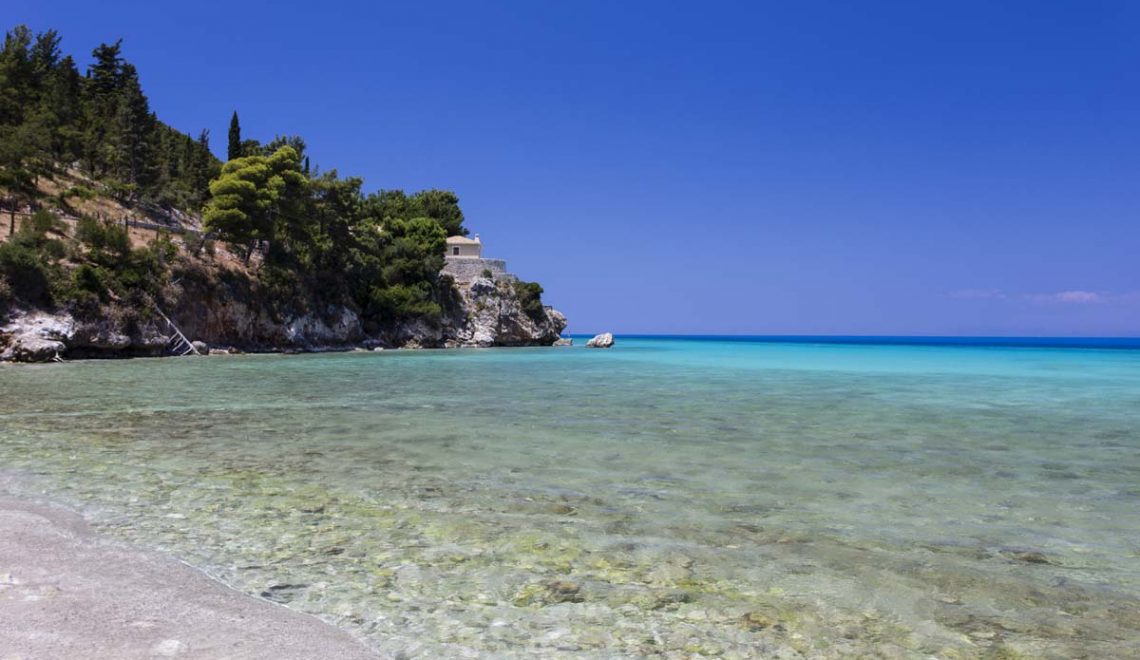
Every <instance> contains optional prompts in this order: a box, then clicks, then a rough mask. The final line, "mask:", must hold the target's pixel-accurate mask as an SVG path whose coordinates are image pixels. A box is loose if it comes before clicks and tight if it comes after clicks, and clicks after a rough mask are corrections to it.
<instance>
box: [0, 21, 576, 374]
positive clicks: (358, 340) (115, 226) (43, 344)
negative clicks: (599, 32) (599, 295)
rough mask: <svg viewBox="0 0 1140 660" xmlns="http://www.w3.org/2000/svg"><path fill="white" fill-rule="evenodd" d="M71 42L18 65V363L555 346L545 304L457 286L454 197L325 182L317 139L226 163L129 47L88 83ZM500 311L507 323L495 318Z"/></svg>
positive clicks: (12, 296) (12, 327)
mask: <svg viewBox="0 0 1140 660" xmlns="http://www.w3.org/2000/svg"><path fill="white" fill-rule="evenodd" d="M59 44H60V39H59V36H58V35H57V34H56V33H55V32H53V31H48V32H44V33H40V34H35V35H33V33H32V32H31V31H30V30H28V29H27V28H24V27H17V28H15V29H13V30H12V31H10V32H9V33H8V34H7V35H6V37H5V41H4V47H3V51H2V52H0V198H2V201H3V219H4V223H3V225H0V321H3V320H4V319H7V322H6V323H4V322H0V359H24V360H33V359H35V360H41V359H50V358H53V357H56V356H57V355H58V356H61V357H91V356H97V357H113V356H130V355H162V354H166V353H168V352H169V351H170V349H169V345H170V343H171V336H172V329H171V327H170V323H169V322H168V321H167V319H169V320H170V321H172V322H173V325H174V326H176V327H178V328H180V329H181V330H182V331H183V332H184V333H185V335H186V336H187V337H188V338H190V339H192V340H194V341H196V342H204V343H205V344H208V345H212V346H213V347H215V348H218V347H224V348H227V349H229V348H233V349H237V350H243V351H249V350H257V351H275V350H321V349H328V348H348V347H353V346H368V347H375V346H384V347H398V346H418V347H436V346H460V345H530V344H550V343H553V342H554V341H555V340H556V339H557V337H558V334H559V333H560V332H561V330H562V329H563V328H564V327H565V319H564V318H563V317H562V316H561V315H560V314H558V313H557V312H554V311H553V310H551V309H549V308H547V307H545V306H543V305H542V304H541V301H540V299H539V297H538V296H540V295H541V287H539V286H537V285H535V284H533V283H525V282H520V283H515V282H512V281H506V280H504V281H495V280H494V278H491V279H489V280H487V281H486V282H474V283H472V282H466V283H463V284H462V285H457V284H456V283H455V282H454V281H453V280H451V279H450V278H449V277H446V276H441V275H440V270H441V269H442V267H443V264H444V256H443V252H444V242H445V239H446V237H447V236H449V235H456V234H458V235H466V234H467V233H468V230H467V228H466V227H465V225H464V222H465V218H464V216H463V212H462V210H461V209H460V206H459V198H458V196H456V195H455V194H454V193H452V192H449V191H444V190H426V191H421V192H417V193H412V194H407V193H404V192H403V191H400V190H381V191H377V192H374V193H368V194H365V193H364V192H363V190H362V186H363V181H362V180H361V179H359V178H353V177H347V178H342V177H340V176H339V175H338V173H337V172H336V170H330V171H325V172H319V171H317V169H316V168H311V167H310V164H309V159H308V157H307V156H306V155H305V151H306V145H305V142H304V140H303V139H302V138H301V137H299V136H286V137H278V138H275V139H274V140H272V141H270V142H269V143H267V144H264V145H263V144H260V143H259V142H257V141H256V140H250V139H243V138H242V135H241V127H240V123H239V120H238V116H237V113H236V112H235V113H234V114H233V116H232V119H231V129H230V134H229V136H228V138H229V139H228V145H227V147H228V148H227V156H228V159H227V161H226V162H224V163H223V162H221V161H220V160H218V159H217V158H215V157H214V156H213V154H212V152H211V151H210V149H209V135H208V133H207V132H206V131H202V132H201V133H200V134H199V135H198V137H197V138H191V137H190V136H189V135H186V134H184V133H181V132H179V131H177V130H175V129H173V128H171V127H169V126H167V125H166V124H164V123H162V122H161V121H160V120H159V119H158V118H157V117H156V116H155V115H154V114H153V113H152V112H151V111H150V109H149V104H148V101H147V99H146V96H145V95H144V94H143V92H142V87H141V84H140V82H139V76H138V72H137V70H136V69H135V68H134V66H132V65H131V64H130V63H128V62H127V61H126V60H125V59H123V57H122V54H121V51H122V48H121V44H120V43H119V42H116V43H114V44H102V45H100V46H98V47H96V48H95V49H94V51H93V53H92V58H93V63H92V64H91V66H90V67H88V69H87V71H86V73H85V74H83V75H80V74H79V71H78V69H77V66H76V64H75V61H74V60H73V59H72V58H71V57H70V56H68V57H63V56H61V54H60V49H59ZM488 310H492V311H493V313H491V314H488Z"/></svg>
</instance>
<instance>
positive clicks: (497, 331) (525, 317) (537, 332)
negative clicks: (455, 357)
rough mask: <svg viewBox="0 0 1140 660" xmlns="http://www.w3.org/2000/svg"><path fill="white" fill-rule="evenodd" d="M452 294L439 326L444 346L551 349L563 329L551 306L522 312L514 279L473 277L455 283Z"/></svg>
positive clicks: (563, 323)
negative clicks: (451, 303) (469, 279)
mask: <svg viewBox="0 0 1140 660" xmlns="http://www.w3.org/2000/svg"><path fill="white" fill-rule="evenodd" d="M455 295H456V298H457V299H456V301H455V302H456V303H457V304H456V305H454V306H453V307H452V309H450V310H449V313H446V314H445V315H444V318H443V322H442V324H441V326H442V327H441V329H440V331H441V332H440V334H441V339H442V343H443V345H444V346H482V347H487V346H551V345H553V344H554V342H556V341H558V339H559V338H560V336H561V334H562V331H563V330H564V329H566V317H565V316H563V315H562V312H559V311H558V310H556V309H554V308H553V307H549V306H544V307H542V308H541V310H538V309H532V310H527V309H525V305H524V303H523V301H522V300H521V298H520V296H519V293H518V290H517V288H516V285H515V282H514V281H513V280H504V279H498V280H496V279H491V278H488V277H481V278H476V279H475V280H472V281H471V282H470V283H458V284H456V285H455Z"/></svg>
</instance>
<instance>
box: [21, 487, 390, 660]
mask: <svg viewBox="0 0 1140 660" xmlns="http://www.w3.org/2000/svg"><path fill="white" fill-rule="evenodd" d="M375 657H377V656H376V655H375V654H373V653H371V652H369V651H368V650H367V649H365V648H364V647H363V646H362V645H361V644H360V643H359V642H357V641H356V640H355V639H354V638H353V637H351V636H350V635H349V634H348V633H346V632H344V631H341V630H339V629H337V628H335V627H333V626H330V625H328V624H326V623H324V622H322V621H320V620H319V619H316V618H315V617H311V616H308V615H305V614H301V613H299V612H294V611H292V610H289V609H286V608H284V607H282V606H280V605H275V604H273V603H269V602H266V601H263V600H259V599H257V598H253V597H250V596H247V595H245V594H242V593H240V592H238V591H235V590H233V589H230V588H228V587H226V586H225V585H223V584H222V583H220V582H218V581H216V580H213V579H211V578H210V577H208V576H206V575H205V574H204V573H201V572H200V571H197V570H195V569H194V568H192V567H190V566H187V565H185V564H182V563H180V562H178V561H176V560H174V559H171V558H169V557H166V556H163V555H161V554H158V553H153V552H146V551H142V550H139V549H137V548H132V547H130V546H128V545H125V544H121V543H117V542H114V541H111V540H109V539H105V538H101V537H99V536H97V535H95V534H94V533H93V532H92V531H91V530H90V529H89V528H88V526H87V524H86V523H85V522H84V520H83V518H82V517H81V516H79V515H77V514H75V513H74V512H71V511H69V510H67V509H63V508H60V507H56V506H52V505H48V504H39V503H34V502H29V501H27V500H23V499H19V498H16V497H13V496H11V495H8V494H7V493H4V492H3V490H0V660H15V659H16V658H19V659H21V660H38V659H41V658H44V659H47V658H51V659H55V658H84V659H97V658H98V659H101V658H108V659H110V658H115V659H129V658H209V659H211V660H215V659H220V658H233V659H235V660H236V659H242V660H246V659H253V658H266V659H268V658H274V659H285V658H296V659H298V660H300V659H305V660H310V659H313V658H337V659H355V658H375Z"/></svg>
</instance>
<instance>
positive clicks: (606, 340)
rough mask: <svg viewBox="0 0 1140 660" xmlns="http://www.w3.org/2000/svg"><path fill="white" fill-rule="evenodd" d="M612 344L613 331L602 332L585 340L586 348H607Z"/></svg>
mask: <svg viewBox="0 0 1140 660" xmlns="http://www.w3.org/2000/svg"><path fill="white" fill-rule="evenodd" d="M613 345H614V336H613V333H610V332H603V333H602V334H600V335H595V336H594V338H593V339H591V340H590V341H588V342H586V348H609V347H611V346H613Z"/></svg>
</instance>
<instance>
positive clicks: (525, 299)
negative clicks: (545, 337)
mask: <svg viewBox="0 0 1140 660" xmlns="http://www.w3.org/2000/svg"><path fill="white" fill-rule="evenodd" d="M515 295H516V296H518V299H519V306H521V307H522V310H523V312H524V313H525V314H526V315H527V316H529V317H530V318H531V320H532V321H534V322H536V323H538V322H541V321H542V320H543V318H545V316H546V309H545V308H543V306H542V286H541V285H539V283H538V282H522V281H518V282H515Z"/></svg>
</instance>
